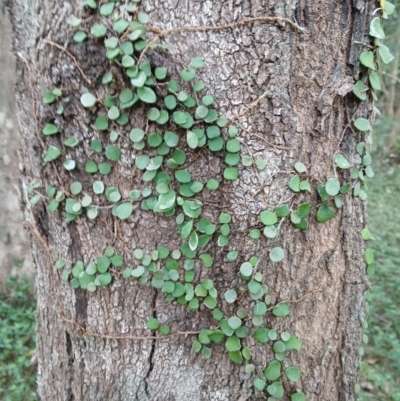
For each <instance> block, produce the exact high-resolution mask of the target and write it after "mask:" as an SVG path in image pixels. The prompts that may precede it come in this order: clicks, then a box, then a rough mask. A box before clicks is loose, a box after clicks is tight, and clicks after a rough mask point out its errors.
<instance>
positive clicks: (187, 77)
mask: <svg viewBox="0 0 400 401" xmlns="http://www.w3.org/2000/svg"><path fill="white" fill-rule="evenodd" d="M195 76H196V71H195V70H193V69H192V68H188V69H186V70H183V71H182V72H181V77H182V79H183V80H184V81H185V82H189V81H191V80H192V79H193V78H194V77H195Z"/></svg>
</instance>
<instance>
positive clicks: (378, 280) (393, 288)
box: [360, 129, 400, 401]
mask: <svg viewBox="0 0 400 401" xmlns="http://www.w3.org/2000/svg"><path fill="white" fill-rule="evenodd" d="M378 131H379V129H378ZM373 166H374V170H375V177H374V178H373V179H372V180H370V182H369V192H368V197H369V201H368V228H369V229H370V231H371V232H372V234H373V235H374V237H375V241H370V243H369V244H368V246H369V247H371V248H372V249H373V250H374V251H375V260H376V261H375V275H374V276H373V277H371V278H370V281H371V284H372V287H371V289H370V291H369V292H370V296H371V299H370V302H369V315H368V319H367V323H368V328H367V329H366V330H365V334H367V335H368V338H369V341H368V345H367V346H366V347H365V356H364V358H363V361H364V362H365V364H366V370H365V371H364V373H363V375H362V378H361V382H360V384H361V389H362V392H361V393H360V399H361V400H362V401H370V400H374V401H375V400H380V401H400V307H399V295H400V292H399V291H400V274H399V273H400V269H399V265H400V156H399V154H397V153H393V152H392V153H391V154H389V152H387V151H385V149H384V147H382V146H381V147H380V151H376V152H375V153H374V162H373Z"/></svg>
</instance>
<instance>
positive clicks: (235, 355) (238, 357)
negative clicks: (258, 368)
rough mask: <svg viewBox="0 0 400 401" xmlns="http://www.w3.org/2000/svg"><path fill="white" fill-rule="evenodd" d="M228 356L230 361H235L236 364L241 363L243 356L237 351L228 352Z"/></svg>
mask: <svg viewBox="0 0 400 401" xmlns="http://www.w3.org/2000/svg"><path fill="white" fill-rule="evenodd" d="M228 356H229V359H230V360H231V361H232V362H234V363H237V364H238V365H241V364H242V363H243V357H242V354H241V353H240V352H239V351H234V352H229V353H228Z"/></svg>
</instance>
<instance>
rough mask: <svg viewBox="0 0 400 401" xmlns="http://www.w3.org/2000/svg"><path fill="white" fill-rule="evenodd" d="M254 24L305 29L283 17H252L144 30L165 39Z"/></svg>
mask: <svg viewBox="0 0 400 401" xmlns="http://www.w3.org/2000/svg"><path fill="white" fill-rule="evenodd" d="M255 22H286V23H287V24H289V25H290V26H292V27H293V28H295V29H297V30H299V31H300V32H305V29H304V28H302V27H301V26H299V25H297V24H296V23H295V22H293V21H292V20H290V19H288V18H284V17H254V18H246V19H243V20H241V21H238V22H233V23H232V24H226V25H218V26H180V27H177V28H171V29H167V30H165V31H163V30H161V29H160V28H157V27H155V26H147V27H146V29H147V30H148V31H150V32H154V33H155V34H157V35H158V36H160V37H166V36H168V35H172V34H174V33H179V32H210V31H214V32H216V31H224V30H226V29H234V28H238V27H240V26H243V25H247V24H254V23H255Z"/></svg>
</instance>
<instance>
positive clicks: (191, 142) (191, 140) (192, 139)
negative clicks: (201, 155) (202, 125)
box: [186, 131, 199, 149]
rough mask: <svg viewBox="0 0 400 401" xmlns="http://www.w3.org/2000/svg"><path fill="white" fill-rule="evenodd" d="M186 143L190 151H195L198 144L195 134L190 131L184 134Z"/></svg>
mask: <svg viewBox="0 0 400 401" xmlns="http://www.w3.org/2000/svg"><path fill="white" fill-rule="evenodd" d="M186 141H187V144H188V146H189V148H190V149H196V148H197V146H198V144H199V140H198V138H197V136H196V134H195V133H194V132H192V131H187V132H186Z"/></svg>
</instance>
